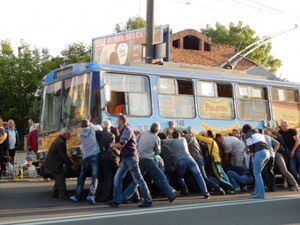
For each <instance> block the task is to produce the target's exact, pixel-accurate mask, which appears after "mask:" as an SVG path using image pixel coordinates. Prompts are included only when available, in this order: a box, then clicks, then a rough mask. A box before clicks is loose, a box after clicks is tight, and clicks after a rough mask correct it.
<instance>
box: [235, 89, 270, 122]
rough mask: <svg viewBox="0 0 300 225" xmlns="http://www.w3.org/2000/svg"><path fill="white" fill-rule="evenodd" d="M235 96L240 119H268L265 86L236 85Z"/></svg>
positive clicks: (268, 112)
mask: <svg viewBox="0 0 300 225" xmlns="http://www.w3.org/2000/svg"><path fill="white" fill-rule="evenodd" d="M237 98H238V99H237V109H238V115H239V117H240V119H241V120H270V110H269V106H268V104H269V103H268V94H267V88H265V87H257V86H249V85H237Z"/></svg>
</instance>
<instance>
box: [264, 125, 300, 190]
mask: <svg viewBox="0 0 300 225" xmlns="http://www.w3.org/2000/svg"><path fill="white" fill-rule="evenodd" d="M263 126H264V128H266V129H268V130H269V131H271V132H272V133H273V134H275V135H276V136H280V137H282V139H283V141H284V143H285V145H286V147H287V150H288V151H289V156H290V157H289V164H290V171H291V174H292V175H293V176H294V178H295V180H296V181H297V183H298V185H300V177H299V173H298V166H299V165H300V147H299V146H300V140H299V136H298V133H297V130H296V129H291V128H289V125H288V123H287V122H286V121H281V123H280V130H278V131H277V130H276V129H273V128H271V127H267V126H266V125H265V124H263Z"/></svg>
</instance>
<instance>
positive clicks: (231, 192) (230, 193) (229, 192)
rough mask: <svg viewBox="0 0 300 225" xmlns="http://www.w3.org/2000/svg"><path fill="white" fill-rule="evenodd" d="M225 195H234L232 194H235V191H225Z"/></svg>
mask: <svg viewBox="0 0 300 225" xmlns="http://www.w3.org/2000/svg"><path fill="white" fill-rule="evenodd" d="M227 194H229V195H234V194H235V191H234V190H227Z"/></svg>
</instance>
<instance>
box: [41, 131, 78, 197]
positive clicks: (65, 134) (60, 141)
mask: <svg viewBox="0 0 300 225" xmlns="http://www.w3.org/2000/svg"><path fill="white" fill-rule="evenodd" d="M70 137H71V131H70V129H69V128H63V129H62V130H61V132H60V135H59V136H57V137H56V138H55V139H54V141H53V142H52V144H51V145H50V148H49V151H48V153H47V156H46V158H45V161H44V164H43V165H44V167H46V168H47V169H48V170H49V171H50V172H51V174H52V175H53V178H54V180H55V184H54V187H53V191H52V198H59V199H64V200H67V199H69V196H68V194H67V186H66V178H65V174H64V171H63V164H65V165H67V166H68V167H70V168H72V169H73V170H76V165H75V164H73V162H72V161H71V160H70V159H69V157H68V155H67V146H66V141H67V139H69V138H70Z"/></svg>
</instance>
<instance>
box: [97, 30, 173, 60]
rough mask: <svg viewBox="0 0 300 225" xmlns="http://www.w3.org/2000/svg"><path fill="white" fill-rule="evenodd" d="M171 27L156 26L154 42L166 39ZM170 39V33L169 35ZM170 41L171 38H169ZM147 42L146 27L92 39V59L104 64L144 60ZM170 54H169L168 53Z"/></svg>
mask: <svg viewBox="0 0 300 225" xmlns="http://www.w3.org/2000/svg"><path fill="white" fill-rule="evenodd" d="M166 31H167V32H168V33H169V27H168V26H167V29H166V26H156V27H155V29H154V43H162V42H164V41H166V40H164V39H166V38H165V37H166V34H165V33H164V32H166ZM167 37H168V39H169V34H168V35H167ZM167 43H169V40H167ZM145 44H146V29H138V30H132V31H127V32H123V33H116V34H112V35H107V36H103V37H98V38H93V39H92V61H93V62H95V63H103V64H118V65H121V64H126V63H130V62H141V61H142V60H143V52H144V49H143V48H144V47H143V46H144V45H145ZM167 51H169V48H167ZM167 55H168V54H167Z"/></svg>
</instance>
